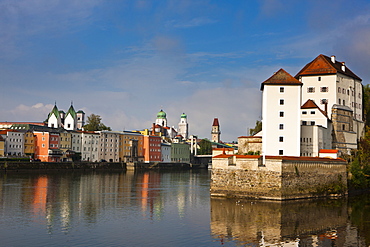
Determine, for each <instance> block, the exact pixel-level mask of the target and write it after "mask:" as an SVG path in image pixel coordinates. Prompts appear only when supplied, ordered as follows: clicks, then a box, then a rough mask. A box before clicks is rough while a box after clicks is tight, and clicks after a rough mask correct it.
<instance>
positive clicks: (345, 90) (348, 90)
mask: <svg viewBox="0 0 370 247" xmlns="http://www.w3.org/2000/svg"><path fill="white" fill-rule="evenodd" d="M350 91H351V95H352V96H355V90H354V89H353V88H352V87H350V89H345V88H341V87H338V93H342V94H347V95H349V94H350V93H349V92H350ZM358 98H359V99H361V93H358Z"/></svg>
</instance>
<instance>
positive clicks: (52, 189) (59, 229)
mask: <svg viewBox="0 0 370 247" xmlns="http://www.w3.org/2000/svg"><path fill="white" fill-rule="evenodd" d="M209 182H210V176H209V173H208V172H207V171H186V172H159V171H150V172H147V171H145V172H144V171H143V172H134V171H127V172H59V173H50V172H49V173H29V174H22V173H9V174H1V175H0V237H1V240H2V245H3V246H32V245H33V246H50V245H53V246H70V245H74V246H107V245H110V246H224V245H226V246H240V245H243V246H369V245H370V234H369V233H370V197H369V196H361V197H359V198H350V199H349V200H316V201H288V202H283V203H281V202H264V201H246V200H234V199H220V198H210V197H209ZM30 243H32V244H30Z"/></svg>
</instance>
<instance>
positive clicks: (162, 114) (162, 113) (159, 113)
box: [157, 110, 167, 118]
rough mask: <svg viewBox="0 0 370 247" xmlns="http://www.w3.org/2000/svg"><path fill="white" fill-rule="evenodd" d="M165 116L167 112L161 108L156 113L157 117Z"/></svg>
mask: <svg viewBox="0 0 370 247" xmlns="http://www.w3.org/2000/svg"><path fill="white" fill-rule="evenodd" d="M166 116H167V114H166V113H165V112H164V111H163V110H161V111H160V112H158V114H157V118H166Z"/></svg>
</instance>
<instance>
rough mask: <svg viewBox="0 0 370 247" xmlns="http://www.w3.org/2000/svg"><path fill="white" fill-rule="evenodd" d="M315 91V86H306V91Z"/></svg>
mask: <svg viewBox="0 0 370 247" xmlns="http://www.w3.org/2000/svg"><path fill="white" fill-rule="evenodd" d="M314 92H315V88H314V87H308V88H307V93H314Z"/></svg>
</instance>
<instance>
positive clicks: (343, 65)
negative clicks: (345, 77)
mask: <svg viewBox="0 0 370 247" xmlns="http://www.w3.org/2000/svg"><path fill="white" fill-rule="evenodd" d="M342 70H343V72H344V71H346V65H345V64H344V62H342Z"/></svg>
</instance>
